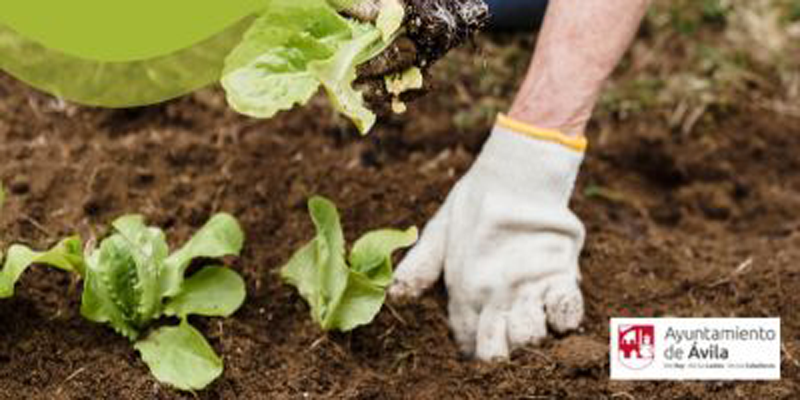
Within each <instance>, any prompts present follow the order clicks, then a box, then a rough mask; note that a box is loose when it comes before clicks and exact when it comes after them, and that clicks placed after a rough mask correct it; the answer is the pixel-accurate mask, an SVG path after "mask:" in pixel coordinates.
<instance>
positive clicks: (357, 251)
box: [350, 227, 418, 287]
mask: <svg viewBox="0 0 800 400" xmlns="http://www.w3.org/2000/svg"><path fill="white" fill-rule="evenodd" d="M417 238H418V233H417V228H415V227H411V228H409V229H407V230H405V231H399V230H395V229H382V230H378V231H374V232H369V233H367V234H366V235H364V236H362V237H361V238H360V239H358V240H357V241H356V243H355V244H354V245H353V250H352V251H351V252H350V266H351V268H352V269H353V271H356V272H359V273H362V274H364V275H366V276H367V277H368V278H369V279H370V280H371V281H372V282H373V283H375V284H376V285H379V286H382V287H386V286H389V284H391V283H392V274H393V272H392V271H393V267H392V253H394V252H395V251H397V250H399V249H402V248H405V247H409V246H411V245H413V244H414V243H416V242H417Z"/></svg>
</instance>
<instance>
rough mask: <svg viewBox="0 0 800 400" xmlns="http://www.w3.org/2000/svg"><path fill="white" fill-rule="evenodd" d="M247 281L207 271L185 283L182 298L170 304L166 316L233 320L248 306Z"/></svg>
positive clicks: (227, 271)
mask: <svg viewBox="0 0 800 400" xmlns="http://www.w3.org/2000/svg"><path fill="white" fill-rule="evenodd" d="M244 298H245V284H244V279H242V277H241V276H240V275H239V274H237V273H236V272H235V271H233V270H231V269H228V268H221V267H206V268H203V269H202V270H200V271H199V272H197V273H196V274H194V275H192V276H191V277H189V278H188V279H186V280H185V281H184V282H183V288H182V289H181V292H180V294H178V295H177V296H175V297H173V298H172V299H170V300H169V302H167V305H166V307H165V308H164V314H166V315H170V316H178V317H182V318H185V317H186V316H187V315H190V314H194V315H205V316H207V317H229V316H231V315H232V314H233V313H234V312H236V310H238V309H239V307H241V306H242V304H244Z"/></svg>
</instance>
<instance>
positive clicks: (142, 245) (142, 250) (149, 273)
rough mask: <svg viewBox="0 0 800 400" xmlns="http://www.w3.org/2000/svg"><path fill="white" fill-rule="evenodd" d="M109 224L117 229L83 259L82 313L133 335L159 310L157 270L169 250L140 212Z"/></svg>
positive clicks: (159, 295) (158, 271)
mask: <svg viewBox="0 0 800 400" xmlns="http://www.w3.org/2000/svg"><path fill="white" fill-rule="evenodd" d="M113 226H114V227H115V228H116V229H117V233H116V234H114V235H112V236H110V237H108V238H107V239H105V240H103V241H102V242H101V244H100V249H99V250H97V251H95V252H94V253H92V254H91V255H90V256H89V257H88V259H87V271H86V277H85V282H84V289H83V301H82V303H81V313H82V314H83V316H84V317H86V318H87V319H89V320H90V321H94V322H99V323H103V322H107V323H108V324H109V325H111V326H112V327H113V328H114V330H116V331H117V332H119V333H120V334H122V335H123V336H125V337H127V338H129V339H131V340H135V339H136V338H137V337H138V336H139V333H140V330H142V329H144V328H145V327H146V326H147V325H148V324H149V323H150V322H151V321H152V320H153V319H155V318H158V316H159V315H161V311H162V310H161V308H162V305H161V297H162V296H161V294H160V292H159V275H160V273H161V271H162V270H163V266H164V259H165V258H166V256H167V253H168V251H169V250H168V247H167V242H166V239H165V237H164V234H163V232H161V230H159V229H157V228H148V227H147V226H145V225H144V220H143V218H142V217H141V216H125V217H122V218H120V219H118V220H116V221H115V222H114V224H113Z"/></svg>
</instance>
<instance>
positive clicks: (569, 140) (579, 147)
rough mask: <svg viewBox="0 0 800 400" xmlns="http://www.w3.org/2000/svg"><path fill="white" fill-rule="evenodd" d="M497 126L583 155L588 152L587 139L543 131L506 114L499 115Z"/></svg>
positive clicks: (552, 131) (548, 130)
mask: <svg viewBox="0 0 800 400" xmlns="http://www.w3.org/2000/svg"><path fill="white" fill-rule="evenodd" d="M495 126H496V127H498V128H502V129H505V130H508V131H513V132H516V133H517V134H520V135H524V136H528V137H531V138H533V139H539V140H544V141H548V142H553V143H558V144H560V145H562V146H565V147H567V148H569V149H572V150H574V151H578V152H581V153H585V152H586V148H587V147H588V145H589V142H588V141H587V140H586V138H585V137H573V136H567V135H565V134H563V133H561V132H558V131H554V130H550V129H542V128H538V127H535V126H533V125H529V124H526V123H524V122H520V121H517V120H515V119H513V118H511V117H509V116H507V115H505V114H498V115H497V122H496V123H495Z"/></svg>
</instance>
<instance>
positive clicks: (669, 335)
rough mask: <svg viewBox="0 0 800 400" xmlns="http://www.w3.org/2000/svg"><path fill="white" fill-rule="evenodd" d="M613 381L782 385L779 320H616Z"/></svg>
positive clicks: (612, 345) (612, 344) (612, 342)
mask: <svg viewBox="0 0 800 400" xmlns="http://www.w3.org/2000/svg"><path fill="white" fill-rule="evenodd" d="M609 326H610V329H611V331H610V332H609V338H610V343H609V345H610V348H609V358H610V360H609V361H610V365H611V379H618V380H778V379H780V376H781V372H780V364H781V344H780V343H781V333H780V328H781V326H780V319H779V318H612V319H611V323H610V324H609Z"/></svg>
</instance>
